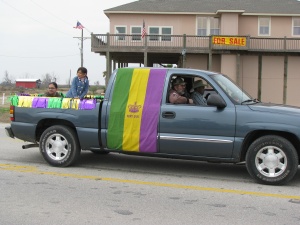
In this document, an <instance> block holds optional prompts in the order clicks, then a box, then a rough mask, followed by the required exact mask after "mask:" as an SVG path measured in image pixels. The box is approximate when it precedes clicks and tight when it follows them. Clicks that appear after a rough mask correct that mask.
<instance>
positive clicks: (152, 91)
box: [107, 68, 167, 152]
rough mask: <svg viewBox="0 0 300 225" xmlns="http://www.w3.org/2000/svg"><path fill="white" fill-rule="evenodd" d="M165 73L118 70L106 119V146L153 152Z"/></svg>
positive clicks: (160, 71)
mask: <svg viewBox="0 0 300 225" xmlns="http://www.w3.org/2000/svg"><path fill="white" fill-rule="evenodd" d="M166 72H167V70H166V69H149V68H145V69H144V68H141V69H133V68H122V69H119V70H118V72H117V75H116V76H117V77H116V81H115V87H114V91H113V95H112V102H111V106H110V113H109V120H108V131H107V133H108V136H107V146H108V148H110V149H118V150H124V151H135V152H157V127H158V120H159V113H160V103H161V96H162V92H163V87H164V81H165V77H166Z"/></svg>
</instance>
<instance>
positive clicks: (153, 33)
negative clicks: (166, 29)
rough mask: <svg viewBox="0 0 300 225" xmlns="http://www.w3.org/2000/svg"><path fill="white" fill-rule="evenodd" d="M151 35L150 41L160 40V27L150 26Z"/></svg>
mask: <svg viewBox="0 0 300 225" xmlns="http://www.w3.org/2000/svg"><path fill="white" fill-rule="evenodd" d="M149 35H150V36H149V40H150V41H158V39H159V37H158V35H159V27H149Z"/></svg>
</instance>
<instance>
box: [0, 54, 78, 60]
mask: <svg viewBox="0 0 300 225" xmlns="http://www.w3.org/2000/svg"><path fill="white" fill-rule="evenodd" d="M78 55H79V54H74V55H63V56H15V55H0V57H7V58H24V59H51V58H66V57H71V56H78Z"/></svg>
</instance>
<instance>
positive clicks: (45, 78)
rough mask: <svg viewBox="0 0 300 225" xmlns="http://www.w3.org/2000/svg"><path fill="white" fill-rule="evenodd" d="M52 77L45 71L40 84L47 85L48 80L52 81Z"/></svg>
mask: <svg viewBox="0 0 300 225" xmlns="http://www.w3.org/2000/svg"><path fill="white" fill-rule="evenodd" d="M52 79H53V77H52V76H51V75H50V74H49V73H46V74H45V76H43V78H42V85H48V84H49V83H50V82H52Z"/></svg>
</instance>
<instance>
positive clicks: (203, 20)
mask: <svg viewBox="0 0 300 225" xmlns="http://www.w3.org/2000/svg"><path fill="white" fill-rule="evenodd" d="M219 34H220V18H215V17H197V35H198V36H208V35H219Z"/></svg>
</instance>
